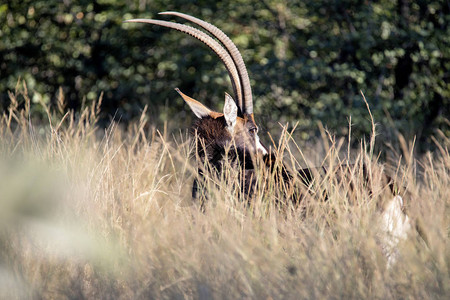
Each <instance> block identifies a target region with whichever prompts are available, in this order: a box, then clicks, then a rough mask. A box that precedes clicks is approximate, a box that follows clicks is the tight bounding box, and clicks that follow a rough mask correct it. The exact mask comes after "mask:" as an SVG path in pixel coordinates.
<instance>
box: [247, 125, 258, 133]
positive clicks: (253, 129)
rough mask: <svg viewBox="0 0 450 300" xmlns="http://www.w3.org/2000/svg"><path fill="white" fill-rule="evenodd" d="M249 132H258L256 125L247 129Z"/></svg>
mask: <svg viewBox="0 0 450 300" xmlns="http://www.w3.org/2000/svg"><path fill="white" fill-rule="evenodd" d="M248 132H250V133H251V134H256V133H257V132H258V127H253V128H250V129H249V130H248Z"/></svg>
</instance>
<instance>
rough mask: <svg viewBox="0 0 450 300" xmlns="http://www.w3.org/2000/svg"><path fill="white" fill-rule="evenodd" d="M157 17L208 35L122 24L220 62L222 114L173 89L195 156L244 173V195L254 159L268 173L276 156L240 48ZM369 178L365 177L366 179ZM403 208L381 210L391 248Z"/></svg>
mask: <svg viewBox="0 0 450 300" xmlns="http://www.w3.org/2000/svg"><path fill="white" fill-rule="evenodd" d="M160 14H162V15H172V16H176V17H180V18H183V19H185V20H187V21H190V22H192V23H194V24H196V25H198V26H199V27H201V28H203V29H204V30H205V31H206V32H207V33H206V32H204V31H202V30H199V29H197V28H193V27H191V26H187V25H184V24H178V23H174V22H167V21H161V20H153V19H133V20H128V21H125V22H134V23H148V24H153V25H159V26H163V27H167V28H171V29H175V30H178V31H181V32H183V33H186V34H189V35H191V36H192V37H194V38H196V39H198V40H200V41H201V42H203V43H204V44H206V45H207V46H208V47H210V48H211V49H212V50H213V51H214V52H215V53H216V54H217V55H218V56H219V58H220V59H221V60H222V62H223V63H224V64H225V67H226V69H227V71H228V73H229V76H230V78H231V83H232V87H233V95H234V98H232V97H231V96H230V95H229V94H225V105H224V109H223V113H219V112H215V111H213V110H211V109H209V108H207V107H206V106H205V105H203V104H201V103H200V102H199V101H197V100H195V99H193V98H191V97H189V96H187V95H185V94H183V93H182V92H181V91H180V90H179V89H176V91H177V92H178V93H179V94H180V95H181V97H182V98H183V99H184V101H185V102H186V103H187V104H188V105H189V107H190V108H191V110H192V111H193V112H194V114H195V115H196V116H197V118H198V120H197V121H196V122H195V123H194V125H193V133H195V134H196V137H197V138H196V142H197V151H198V153H197V154H198V156H199V157H200V158H203V159H207V160H208V161H209V163H210V164H211V165H212V166H213V167H214V168H215V170H216V171H217V172H221V166H222V162H223V160H224V159H227V160H231V161H232V162H234V163H236V164H237V166H239V168H240V170H241V171H242V173H243V174H244V176H243V177H244V179H245V185H244V187H245V189H244V192H245V193H249V192H251V188H252V184H253V181H254V180H253V179H254V177H253V176H255V173H254V172H253V170H254V167H255V166H254V160H253V157H255V156H256V155H261V156H262V157H263V158H264V161H265V163H266V165H267V166H268V167H269V169H270V168H273V162H274V161H275V157H274V154H273V153H269V152H268V150H267V148H266V147H265V146H264V145H263V144H262V143H261V141H260V139H259V137H258V126H257V125H256V123H255V119H254V115H253V98H252V90H251V86H250V79H249V76H248V72H247V69H246V67H245V63H244V60H243V59H242V56H241V54H240V52H239V50H238V49H237V47H236V45H235V44H234V43H233V42H232V41H231V39H230V38H228V36H227V35H226V34H225V33H224V32H222V31H221V30H220V29H219V28H217V27H216V26H214V25H212V24H210V23H207V22H205V21H203V20H200V19H198V18H195V17H193V16H190V15H187V14H183V13H179V12H162V13H160ZM208 33H209V34H208ZM216 39H217V40H216ZM342 169H343V168H342V166H338V167H337V168H335V169H333V170H327V169H325V168H319V169H318V170H319V171H320V172H324V173H330V172H333V173H335V174H340V175H339V176H341V177H345V176H346V171H342ZM315 172H316V171H315V170H313V169H303V170H299V171H298V172H297V174H296V176H297V175H298V177H299V178H300V180H301V181H302V182H303V184H305V185H308V184H309V183H310V182H311V181H312V179H313V177H314V176H313V174H314V173H315ZM281 177H282V179H283V180H285V181H288V182H289V181H292V179H293V177H294V176H292V175H291V174H290V173H289V172H288V171H286V169H285V168H284V167H282V170H281ZM369 179H370V177H368V180H369ZM384 182H385V183H386V184H387V185H389V184H392V183H391V181H390V179H389V177H388V176H384ZM197 185H198V183H197V182H194V186H193V196H194V197H195V196H196V191H197V188H198V186H197ZM391 190H392V189H391ZM402 206H403V200H402V198H401V197H400V196H398V195H397V196H394V198H393V199H391V200H390V201H388V202H387V204H386V205H385V206H384V208H383V213H382V221H381V223H382V227H383V228H384V230H385V231H386V232H387V233H388V234H389V235H390V236H391V237H390V238H391V239H390V240H389V241H390V242H389V241H387V242H386V243H385V245H387V247H395V245H396V244H397V242H398V239H400V238H404V236H405V234H406V232H407V231H408V230H409V227H410V224H409V219H408V217H407V216H406V215H405V214H404V213H403V212H402ZM394 223H395V224H394ZM391 250H392V249H391V248H389V249H388V252H391Z"/></svg>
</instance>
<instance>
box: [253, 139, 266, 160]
mask: <svg viewBox="0 0 450 300" xmlns="http://www.w3.org/2000/svg"><path fill="white" fill-rule="evenodd" d="M255 142H256V151H257V152H261V153H262V154H263V155H266V154H267V150H266V148H265V147H264V146H263V145H262V144H261V141H260V140H259V136H258V135H256V136H255Z"/></svg>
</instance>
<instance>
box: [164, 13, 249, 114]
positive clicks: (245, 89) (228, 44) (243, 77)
mask: <svg viewBox="0 0 450 300" xmlns="http://www.w3.org/2000/svg"><path fill="white" fill-rule="evenodd" d="M159 14H160V15H172V16H176V17H180V18H183V19H186V20H188V21H190V22H192V23H195V24H197V25H199V26H200V27H202V28H203V29H205V30H206V31H208V32H209V33H211V34H212V35H213V36H214V37H216V38H217V39H218V40H219V41H220V42H221V43H222V44H223V45H224V47H225V49H227V51H228V53H230V55H231V58H232V59H233V61H234V63H235V65H236V68H237V70H238V72H239V79H240V81H241V86H242V93H243V99H244V103H243V105H242V103H238V106H239V108H240V109H241V110H242V111H243V112H244V113H247V114H252V113H253V96H252V87H251V85H250V78H249V76H248V72H247V68H246V67H245V63H244V59H243V58H242V55H241V53H240V52H239V50H238V48H237V47H236V45H235V44H234V43H233V41H232V40H231V39H230V38H229V37H228V36H227V35H226V34H225V33H224V32H223V31H222V30H220V29H219V28H217V27H216V26H214V25H212V24H210V23H208V22H205V21H203V20H200V19H198V18H196V17H193V16H190V15H187V14H183V13H179V12H176V11H166V12H161V13H159Z"/></svg>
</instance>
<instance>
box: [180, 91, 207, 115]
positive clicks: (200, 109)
mask: <svg viewBox="0 0 450 300" xmlns="http://www.w3.org/2000/svg"><path fill="white" fill-rule="evenodd" d="M175 90H176V91H177V92H178V94H180V96H181V97H182V98H183V100H184V101H185V102H186V103H187V104H188V105H189V107H190V108H191V110H192V111H193V112H194V114H195V115H196V116H197V118H199V119H201V118H204V117H207V116H211V113H214V112H213V111H212V110H210V109H209V108H207V107H206V106H204V105H203V104H201V103H200V102H198V101H197V100H195V99H193V98H191V97H189V96H187V95H185V94H183V93H182V92H181V91H180V90H179V89H178V88H176V89H175Z"/></svg>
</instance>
